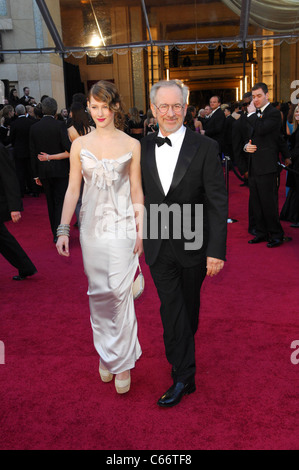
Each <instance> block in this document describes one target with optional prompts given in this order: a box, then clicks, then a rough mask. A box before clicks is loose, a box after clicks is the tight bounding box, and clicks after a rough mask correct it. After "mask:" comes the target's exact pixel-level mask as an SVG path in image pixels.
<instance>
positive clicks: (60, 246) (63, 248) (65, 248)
mask: <svg viewBox="0 0 299 470" xmlns="http://www.w3.org/2000/svg"><path fill="white" fill-rule="evenodd" d="M56 248H57V251H58V253H59V254H60V255H61V256H70V251H69V237H68V236H66V235H61V236H60V237H58V240H57V243H56Z"/></svg>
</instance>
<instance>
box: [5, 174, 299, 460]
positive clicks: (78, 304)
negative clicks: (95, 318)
mask: <svg viewBox="0 0 299 470" xmlns="http://www.w3.org/2000/svg"><path fill="white" fill-rule="evenodd" d="M284 176H285V175H284V174H283V175H282V177H283V178H284ZM284 194H285V188H284V184H282V187H281V190H280V203H281V204H282V203H283V200H284ZM247 201H248V190H247V188H244V187H240V181H239V180H238V179H237V178H236V176H235V175H234V174H231V175H230V211H229V212H230V214H229V215H230V217H232V218H235V219H237V220H238V222H237V223H234V224H228V233H229V236H228V255H227V263H226V265H225V269H224V270H223V272H222V273H221V274H220V275H219V276H218V277H216V278H213V279H206V281H205V283H204V286H203V289H202V308H201V320H200V327H199V331H198V335H197V368H198V371H197V376H196V385H197V390H196V392H195V393H194V394H192V395H190V396H188V397H184V398H183V400H182V402H181V403H180V404H179V405H178V406H177V407H175V408H172V409H160V408H159V407H158V406H157V405H156V401H157V399H158V398H159V397H160V395H161V394H162V393H163V392H164V391H165V390H166V389H167V388H168V387H169V386H170V384H171V378H170V367H169V365H168V363H167V362H166V359H165V355H164V346H163V341H162V329H161V323H160V316H159V302H158V299H157V295H156V292H155V289H154V286H153V283H152V280H151V277H150V275H149V271H148V269H147V267H144V273H145V277H146V291H145V293H144V295H143V296H142V297H141V298H140V299H139V300H137V301H136V312H137V317H138V321H139V339H140V343H141V346H142V349H143V355H142V357H141V359H140V360H139V362H138V363H137V366H136V368H135V370H134V371H133V373H132V388H131V391H130V392H129V394H127V395H125V396H118V395H117V394H116V392H115V389H114V385H113V383H110V384H104V383H102V382H101V380H100V378H99V376H98V372H97V369H98V358H97V355H96V353H95V350H94V347H93V344H92V335H91V328H90V323H89V310H88V299H87V295H86V290H87V282H86V278H85V275H84V273H83V268H82V259H81V251H80V247H79V241H78V231H77V229H73V230H72V242H71V243H72V245H71V248H72V252H71V258H70V259H63V258H60V257H59V256H58V255H57V253H56V249H55V246H54V244H53V242H52V238H51V234H50V228H49V222H48V217H47V209H46V202H45V199H44V197H43V196H42V197H40V198H38V199H32V198H25V199H24V206H25V211H24V213H23V218H22V222H21V223H20V224H19V225H17V226H13V224H12V223H10V224H9V229H10V230H11V231H12V232H13V233H14V234H15V236H16V238H17V239H18V241H19V242H20V243H21V244H22V246H23V247H24V249H25V250H26V251H27V253H28V254H29V255H30V257H31V258H32V260H33V261H34V263H35V264H36V266H37V267H38V274H37V275H35V276H34V277H33V278H29V279H27V280H26V281H24V282H19V283H18V282H14V281H12V279H11V278H12V276H13V275H14V274H15V273H16V271H15V269H14V268H12V267H11V266H10V265H9V264H8V263H7V262H6V261H5V260H4V259H3V258H1V259H0V279H1V284H0V297H1V307H0V341H2V342H3V343H4V345H5V364H0V399H1V405H0V449H6V450H14V449H28V450H32V449H33V450H39V449H52V450H55V449H58V450H59V449H60V450H62V449H66V450H72V449H78V450H81V449H91V450H93V449H99V450H101V449H105V450H108V451H109V450H195V449H206V450H217V449H225V450H228V449H261V450H262V449H266V450H267V449H269V450H270V449H298V448H299V439H298V438H299V430H298V418H299V413H298V373H299V364H298V365H296V364H293V363H292V362H291V360H290V357H291V354H292V349H291V347H290V346H291V343H292V342H293V341H294V340H299V317H298V266H299V264H298V261H299V230H297V229H293V228H290V227H289V225H290V224H289V223H285V222H284V223H283V226H284V228H285V231H286V234H287V235H289V236H291V237H292V238H293V241H292V242H289V243H285V244H284V245H283V246H281V247H279V248H276V249H272V250H270V249H268V248H266V246H265V244H264V243H262V244H259V245H257V246H255V245H252V246H251V245H248V243H247V241H248V240H249V238H251V237H250V235H249V234H248V233H247ZM296 230H297V231H296ZM142 264H143V265H144V262H143V263H142ZM0 344H2V343H0ZM298 357H299V356H298Z"/></svg>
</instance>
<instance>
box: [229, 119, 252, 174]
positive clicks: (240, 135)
mask: <svg viewBox="0 0 299 470" xmlns="http://www.w3.org/2000/svg"><path fill="white" fill-rule="evenodd" d="M232 134H233V139H232V146H233V154H234V161H235V163H236V165H237V167H238V169H239V171H240V173H241V175H244V173H246V172H247V171H248V162H249V155H250V154H249V153H247V152H244V145H245V144H247V143H248V141H249V138H250V136H251V135H252V128H251V126H250V124H249V122H248V120H247V113H242V114H241V116H240V117H239V119H236V120H235V122H234V123H233V128H232Z"/></svg>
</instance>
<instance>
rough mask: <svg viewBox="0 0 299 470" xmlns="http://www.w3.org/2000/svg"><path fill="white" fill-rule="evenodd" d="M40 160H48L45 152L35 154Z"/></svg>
mask: <svg viewBox="0 0 299 470" xmlns="http://www.w3.org/2000/svg"><path fill="white" fill-rule="evenodd" d="M37 158H38V159H39V161H40V162H49V161H50V158H49V155H48V154H47V153H45V152H40V153H39V154H38V156H37Z"/></svg>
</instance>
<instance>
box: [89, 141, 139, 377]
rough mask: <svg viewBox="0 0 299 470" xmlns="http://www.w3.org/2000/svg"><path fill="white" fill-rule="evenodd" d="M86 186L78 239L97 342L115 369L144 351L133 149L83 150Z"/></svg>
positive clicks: (122, 368)
mask: <svg viewBox="0 0 299 470" xmlns="http://www.w3.org/2000/svg"><path fill="white" fill-rule="evenodd" d="M80 159H81V164H82V174H83V178H84V183H85V184H84V191H83V197H82V207H81V211H80V243H81V248H82V255H83V264H84V271H85V273H86V275H87V278H88V292H87V293H88V296H89V305H90V320H91V326H92V331H93V341H94V346H95V348H96V350H97V352H98V354H99V356H100V358H101V362H102V364H103V365H104V366H105V367H106V368H107V369H108V370H109V371H110V372H111V373H113V374H119V373H120V372H123V371H125V370H129V369H132V368H133V367H134V366H135V362H136V361H137V359H138V358H139V357H140V355H141V348H140V344H139V341H138V337H137V320H136V315H135V309H134V300H133V295H132V282H133V280H134V275H135V273H136V269H137V266H138V255H137V254H134V253H133V250H134V246H135V242H136V224H135V218H134V210H133V206H132V201H131V193H130V179H129V169H130V163H131V159H132V153H131V152H130V153H127V154H125V155H123V156H121V157H119V158H117V159H114V160H111V159H102V160H98V159H97V158H96V157H95V156H94V155H93V154H92V153H91V152H90V151H89V150H87V149H81V153H80Z"/></svg>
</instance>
